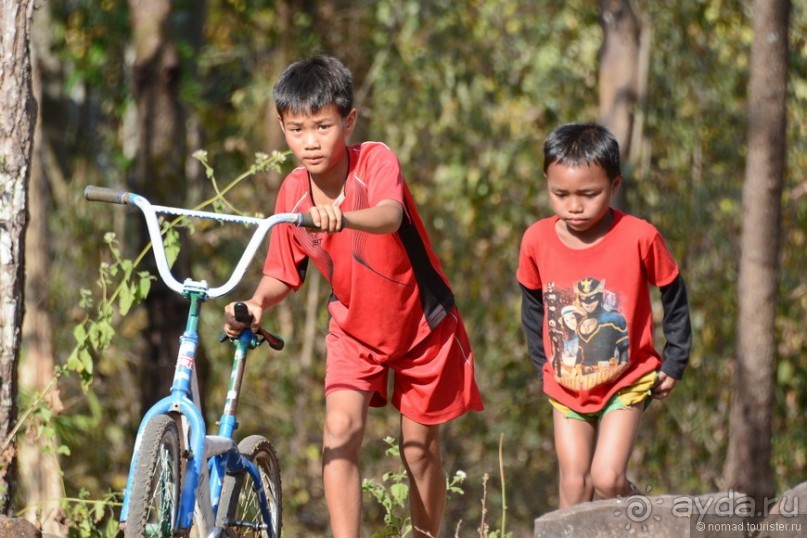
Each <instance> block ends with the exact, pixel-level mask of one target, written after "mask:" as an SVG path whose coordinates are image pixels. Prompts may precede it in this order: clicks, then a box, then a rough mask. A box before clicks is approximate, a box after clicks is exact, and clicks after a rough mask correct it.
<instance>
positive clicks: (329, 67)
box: [273, 56, 353, 118]
mask: <svg viewBox="0 0 807 538" xmlns="http://www.w3.org/2000/svg"><path fill="white" fill-rule="evenodd" d="M273 93H274V98H275V105H276V107H277V113H278V114H279V115H280V116H281V117H283V115H284V114H285V113H286V112H294V113H303V114H313V113H315V112H317V111H319V110H321V109H323V108H325V107H326V106H329V105H336V108H337V109H339V113H340V114H341V115H342V117H343V118H344V117H346V116H347V115H348V114H349V113H350V111H351V110H352V109H353V75H352V74H351V73H350V70H349V69H348V68H347V67H345V65H344V64H343V63H342V62H340V61H339V60H337V59H336V58H334V57H332V56H315V57H313V58H309V59H307V60H301V61H299V62H295V63H293V64H291V65H290V66H288V67H287V68H286V69H285V70H284V71H283V73H282V74H281V75H280V78H279V79H278V80H277V82H276V83H275V87H274V89H273Z"/></svg>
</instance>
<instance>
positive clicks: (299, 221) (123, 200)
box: [84, 185, 314, 298]
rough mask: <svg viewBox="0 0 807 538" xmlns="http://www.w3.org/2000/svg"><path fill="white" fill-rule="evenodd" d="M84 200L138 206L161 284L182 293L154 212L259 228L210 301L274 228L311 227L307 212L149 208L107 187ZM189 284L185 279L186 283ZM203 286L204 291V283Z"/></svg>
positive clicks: (236, 277) (227, 287) (210, 292)
mask: <svg viewBox="0 0 807 538" xmlns="http://www.w3.org/2000/svg"><path fill="white" fill-rule="evenodd" d="M84 197H85V198H86V199H87V200H89V201H91V202H106V203H111V204H122V205H127V204H132V205H135V206H137V208H138V209H140V211H141V212H142V213H143V217H144V218H145V219H146V226H147V228H148V232H149V238H150V239H151V244H152V248H153V250H154V259H155V261H156V262H157V271H158V273H159V274H160V278H162V280H163V282H165V284H166V285H167V286H168V287H169V288H170V289H171V290H173V291H175V292H177V293H179V294H182V293H183V292H184V291H185V285H183V284H180V283H179V281H177V279H176V278H174V275H173V274H171V269H170V268H169V266H168V260H167V259H166V257H165V244H164V243H163V237H162V233H161V232H160V224H159V222H158V221H157V213H168V214H171V215H177V216H187V217H192V218H202V219H212V220H217V221H222V222H238V223H242V224H251V225H255V226H257V227H258V228H257V229H256V230H255V232H254V233H253V234H252V238H251V239H250V240H249V243H248V244H247V247H246V249H244V253H243V254H242V255H241V259H240V260H239V261H238V264H236V266H235V269H233V272H232V274H231V275H230V278H229V279H228V280H227V282H225V283H224V284H223V285H221V286H218V287H215V288H209V289H206V290H205V291H206V294H207V296H208V297H209V298H216V297H221V296H222V295H226V294H227V293H229V292H230V291H232V290H233V288H235V286H236V285H237V284H238V282H240V281H241V278H242V277H243V276H244V273H246V270H247V267H248V266H249V263H250V262H251V261H252V258H253V257H254V256H255V253H256V252H257V251H258V247H259V246H260V243H261V241H262V240H263V238H264V237H265V236H266V234H267V233H269V230H271V229H272V228H273V227H274V226H276V225H277V224H281V223H287V224H294V225H296V226H303V227H308V228H311V227H314V225H313V222H312V220H311V215H309V214H307V213H278V214H276V215H272V216H270V217H267V218H265V219H259V218H254V217H242V216H239V215H231V214H227V213H212V212H208V211H194V210H190V209H182V208H178V207H165V206H156V205H152V204H151V202H149V201H148V200H147V199H146V198H144V197H143V196H141V195H139V194H135V193H132V192H127V191H123V190H115V189H109V188H106V187H97V186H93V185H90V186H88V187H87V188H86V189H85V190H84ZM187 282H188V281H187V280H186V283H187ZM195 284H197V285H198V284H203V285H204V286H205V288H207V283H205V282H202V283H195Z"/></svg>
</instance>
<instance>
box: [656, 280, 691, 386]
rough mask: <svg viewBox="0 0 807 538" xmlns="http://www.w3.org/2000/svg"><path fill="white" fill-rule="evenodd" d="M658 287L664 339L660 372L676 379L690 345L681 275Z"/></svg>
mask: <svg viewBox="0 0 807 538" xmlns="http://www.w3.org/2000/svg"><path fill="white" fill-rule="evenodd" d="M660 289H661V304H662V307H663V309H664V317H663V318H662V322H661V324H662V329H663V331H664V338H665V340H666V345H665V346H664V353H663V362H662V364H661V372H662V373H664V374H666V375H667V376H669V377H672V378H673V379H676V380H677V379H681V377H682V376H683V375H684V369H685V368H686V366H687V363H688V362H689V352H690V349H691V347H692V327H691V325H690V321H689V304H688V301H687V291H686V285H685V284H684V279H683V278H682V277H681V275H678V276H677V277H676V278H675V280H673V281H672V282H671V283H669V284H667V285H666V286H662V287H661V288H660Z"/></svg>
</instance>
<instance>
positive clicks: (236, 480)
mask: <svg viewBox="0 0 807 538" xmlns="http://www.w3.org/2000/svg"><path fill="white" fill-rule="evenodd" d="M238 450H239V451H240V452H241V454H242V455H243V456H245V457H247V458H248V459H249V460H250V461H251V462H252V463H254V464H255V467H257V468H258V472H259V474H260V475H261V484H262V485H263V491H264V492H265V493H266V501H267V504H268V508H269V514H270V516H271V519H270V521H264V519H263V516H262V514H261V506H260V501H259V499H258V495H257V494H256V493H255V490H254V488H253V487H252V480H251V477H250V475H249V473H248V472H246V471H242V472H239V473H234V474H230V473H228V474H227V475H225V477H224V480H223V483H222V488H221V503H220V504H219V509H218V513H219V516H218V517H217V523H216V524H217V525H218V526H221V527H223V528H224V529H226V531H227V533H228V536H231V537H236V536H238V537H240V536H250V537H253V536H254V537H261V538H280V527H281V517H282V500H281V485H280V464H279V463H278V458H277V453H276V452H275V448H274V447H273V446H272V444H271V443H270V442H269V441H267V440H266V439H265V438H264V437H261V436H260V435H252V436H250V437H247V438H246V439H244V440H243V441H241V442H240V443H239V444H238Z"/></svg>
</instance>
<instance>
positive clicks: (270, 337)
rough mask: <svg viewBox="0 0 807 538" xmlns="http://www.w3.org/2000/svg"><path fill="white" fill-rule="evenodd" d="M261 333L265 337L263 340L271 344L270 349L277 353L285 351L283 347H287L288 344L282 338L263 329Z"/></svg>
mask: <svg viewBox="0 0 807 538" xmlns="http://www.w3.org/2000/svg"><path fill="white" fill-rule="evenodd" d="M260 333H261V336H263V339H264V340H266V342H268V343H269V347H271V348H272V349H274V350H276V351H280V350H281V349H283V346H285V345H286V343H285V342H284V341H283V339H282V338H280V337H279V336H277V335H275V334H272V333H270V332H269V331H266V330H264V329H261V331H260Z"/></svg>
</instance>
